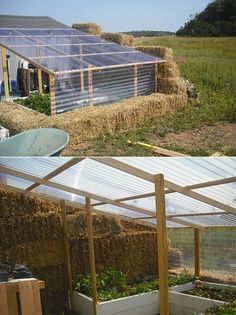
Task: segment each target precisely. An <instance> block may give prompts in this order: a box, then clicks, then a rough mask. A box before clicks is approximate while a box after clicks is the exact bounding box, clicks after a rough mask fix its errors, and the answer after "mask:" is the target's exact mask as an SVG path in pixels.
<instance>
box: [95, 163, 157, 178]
mask: <svg viewBox="0 0 236 315" xmlns="http://www.w3.org/2000/svg"><path fill="white" fill-rule="evenodd" d="M91 159H93V160H95V161H97V162H100V163H102V164H105V165H108V166H111V167H114V168H116V169H118V170H120V171H123V172H125V173H128V174H131V175H134V176H137V177H140V178H142V179H145V180H147V181H149V182H153V175H152V174H150V173H148V172H145V171H143V170H141V169H138V168H137V167H134V166H132V165H129V164H126V163H124V162H122V161H119V160H116V159H114V158H109V157H108V158H105V157H103V158H99V157H98V158H97V157H92V158H91Z"/></svg>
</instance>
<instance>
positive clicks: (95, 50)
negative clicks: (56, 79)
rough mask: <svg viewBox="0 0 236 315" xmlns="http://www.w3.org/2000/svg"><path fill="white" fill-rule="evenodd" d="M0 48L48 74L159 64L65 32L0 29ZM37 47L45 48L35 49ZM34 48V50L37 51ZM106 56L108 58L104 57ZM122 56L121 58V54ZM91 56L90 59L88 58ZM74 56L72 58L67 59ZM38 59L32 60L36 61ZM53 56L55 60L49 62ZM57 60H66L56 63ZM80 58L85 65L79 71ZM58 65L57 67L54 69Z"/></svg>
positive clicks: (74, 32)
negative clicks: (8, 50) (9, 51)
mask: <svg viewBox="0 0 236 315" xmlns="http://www.w3.org/2000/svg"><path fill="white" fill-rule="evenodd" d="M0 44H3V45H5V46H6V47H7V48H9V49H10V50H11V51H13V52H15V53H16V54H20V55H21V56H22V57H25V58H26V59H28V60H30V61H32V62H34V63H35V64H36V65H38V66H41V67H43V68H45V69H47V70H49V71H50V72H55V73H57V72H59V73H60V72H65V71H80V70H81V69H83V70H85V69H87V68H88V65H91V67H92V68H97V67H109V66H119V65H129V64H143V63H155V62H157V61H160V60H162V59H161V58H157V57H153V56H150V55H147V54H144V53H142V52H139V51H135V49H134V48H128V47H125V46H120V45H117V44H114V43H111V42H108V41H106V40H104V39H101V38H100V37H96V36H92V35H88V34H86V33H83V32H80V31H77V30H74V29H71V28H67V29H55V28H54V29H8V30H6V29H0ZM38 46H40V47H41V46H44V47H45V46H47V48H45V49H38ZM36 47H37V49H36ZM105 53H109V56H107V55H104V54H105ZM121 53H122V54H121ZM88 54H90V56H88ZM91 54H93V55H91ZM71 55H75V56H74V57H73V58H72V57H69V56H71ZM39 56H40V57H42V58H40V59H35V58H38V57H39ZM52 56H55V57H56V58H55V60H54V61H52V60H51V58H48V57H52ZM57 56H65V58H63V60H59V59H58V58H57ZM81 56H83V60H84V64H83V66H82V67H81ZM55 64H58V66H55Z"/></svg>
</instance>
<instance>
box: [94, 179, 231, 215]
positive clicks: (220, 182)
mask: <svg viewBox="0 0 236 315" xmlns="http://www.w3.org/2000/svg"><path fill="white" fill-rule="evenodd" d="M234 182H236V176H232V177H228V178H222V179H217V180H213V181H208V182H203V183H198V184H193V185H187V186H183V187H185V188H188V189H199V188H205V187H213V186H218V185H224V184H229V183H234ZM172 193H175V191H174V190H171V189H168V190H167V189H166V190H165V194H172ZM153 196H155V192H150V193H146V194H138V195H133V196H129V197H124V198H119V199H115V201H128V200H135V199H140V198H148V197H153ZM103 204H104V203H102V202H97V203H93V204H92V205H93V206H101V205H103ZM221 213H222V212H221ZM216 214H219V212H218V211H216ZM186 215H187V216H188V215H190V214H182V216H186ZM194 215H195V214H194ZM175 216H179V215H169V216H168V217H175Z"/></svg>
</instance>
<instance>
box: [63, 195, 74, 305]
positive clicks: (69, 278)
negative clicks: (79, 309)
mask: <svg viewBox="0 0 236 315" xmlns="http://www.w3.org/2000/svg"><path fill="white" fill-rule="evenodd" d="M61 215H62V222H63V234H64V250H65V257H66V273H67V286H68V290H69V301H70V309H72V310H74V295H73V287H72V272H71V260H70V247H69V239H68V238H69V235H68V227H67V219H66V205H65V201H64V200H61Z"/></svg>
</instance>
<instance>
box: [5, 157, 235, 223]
mask: <svg viewBox="0 0 236 315" xmlns="http://www.w3.org/2000/svg"><path fill="white" fill-rule="evenodd" d="M70 159H71V158H0V184H2V185H6V186H9V187H12V188H19V189H22V190H25V189H27V188H28V187H30V186H31V185H32V184H33V183H34V182H37V181H38V179H42V178H44V177H45V176H47V175H48V174H50V173H51V172H52V171H55V170H56V169H57V168H58V167H61V166H62V165H64V164H65V163H66V162H68V161H69V160H70ZM101 161H104V160H102V158H101ZM113 161H115V162H118V161H120V162H123V163H125V164H126V165H130V166H132V167H135V168H136V169H138V170H141V171H145V172H146V173H148V174H152V175H154V174H160V173H162V174H164V178H165V180H167V181H171V182H172V183H174V184H178V185H180V186H183V187H184V186H188V185H194V184H200V183H206V182H209V181H213V180H220V179H226V178H230V177H235V176H236V158H192V157H188V158H131V157H129V158H114V159H113ZM19 172H20V173H19ZM30 176H32V177H30ZM233 181H234V180H233ZM193 191H195V192H198V193H200V194H201V195H203V196H206V197H209V198H211V199H212V200H216V201H219V202H220V203H221V204H223V205H225V206H230V207H231V208H230V209H231V213H228V212H226V211H224V210H222V208H220V207H219V208H217V207H216V206H212V205H211V204H208V203H206V202H203V201H199V200H196V199H193V198H190V197H189V196H185V195H184V194H181V193H178V192H173V191H171V192H170V191H168V193H166V214H167V220H168V221H167V226H168V227H170V228H177V227H184V226H187V227H189V226H193V227H202V228H205V227H218V226H236V182H235V181H234V182H231V183H227V184H225V183H224V184H221V185H216V186H212V187H205V188H198V189H194V190H193ZM32 193H35V194H37V195H39V196H40V195H42V196H44V197H53V198H55V199H65V200H66V201H68V202H69V203H72V204H73V205H75V206H76V205H78V206H81V205H82V206H83V205H84V203H85V198H84V197H85V196H89V197H91V199H92V204H95V206H94V209H95V210H96V211H98V212H101V213H104V214H108V215H117V216H120V217H121V218H123V219H127V220H135V222H137V223H142V224H148V225H153V226H155V224H156V219H155V218H154V217H155V214H156V206H155V197H154V184H153V182H150V181H147V180H145V179H142V178H139V177H137V176H134V175H131V174H128V173H127V172H124V171H122V170H119V169H117V168H114V167H111V166H108V165H105V164H104V163H101V162H99V161H98V159H96V160H93V159H91V158H85V159H83V160H82V161H81V160H78V163H77V164H75V165H74V166H71V167H70V168H68V169H66V170H64V171H63V172H62V173H60V174H58V175H56V176H54V177H53V178H52V179H50V180H49V181H48V182H47V181H46V182H43V183H42V184H41V185H40V184H39V185H38V186H37V187H36V188H34V189H33V190H32ZM143 194H152V195H153V196H148V197H146V198H136V196H137V195H143ZM123 198H130V200H126V201H121V203H120V204H119V199H123ZM104 202H105V203H106V204H101V203H104ZM97 203H98V205H96V204H97Z"/></svg>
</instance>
